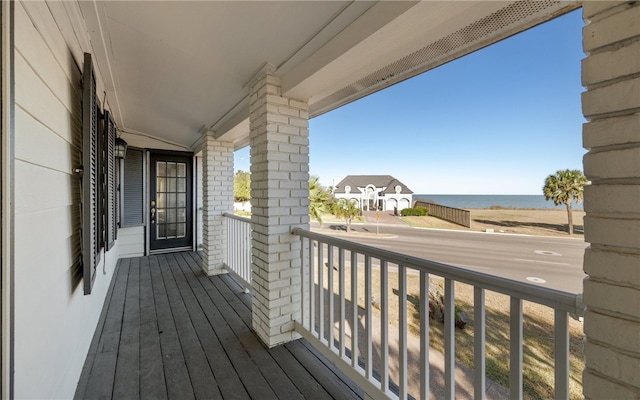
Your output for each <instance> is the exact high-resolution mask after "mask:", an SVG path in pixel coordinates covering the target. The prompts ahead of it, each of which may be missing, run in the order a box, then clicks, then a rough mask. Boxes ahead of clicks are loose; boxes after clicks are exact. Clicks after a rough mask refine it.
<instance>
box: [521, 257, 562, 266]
mask: <svg viewBox="0 0 640 400" xmlns="http://www.w3.org/2000/svg"><path fill="white" fill-rule="evenodd" d="M514 260H516V261H526V262H532V263H540V264H555V265H571V264H569V263H560V262H553V261H540V260H526V259H524V258H514Z"/></svg>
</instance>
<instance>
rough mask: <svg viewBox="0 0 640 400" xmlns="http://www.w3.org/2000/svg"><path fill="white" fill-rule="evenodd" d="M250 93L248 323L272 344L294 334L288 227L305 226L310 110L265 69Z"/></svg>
mask: <svg viewBox="0 0 640 400" xmlns="http://www.w3.org/2000/svg"><path fill="white" fill-rule="evenodd" d="M250 94H251V100H250V102H251V106H250V112H251V114H250V123H251V124H250V125H251V134H250V145H251V213H252V215H251V221H252V223H253V232H252V246H253V257H252V268H253V282H252V286H253V292H252V293H253V302H252V309H253V329H254V331H255V332H256V333H257V334H258V336H259V337H260V338H261V339H262V341H263V342H264V343H265V344H266V345H267V346H269V347H272V346H275V345H277V344H280V343H284V342H287V341H290V340H292V339H295V338H296V337H297V335H296V334H295V332H293V321H294V320H295V319H296V318H297V317H298V315H299V313H300V292H301V290H300V289H301V287H300V286H301V282H300V266H301V260H300V240H299V238H297V237H295V236H293V235H291V234H290V233H289V230H290V228H291V227H292V226H301V227H305V228H308V227H309V129H308V118H309V114H308V106H307V102H306V101H300V100H294V99H288V98H285V97H282V96H281V95H280V80H279V79H278V78H276V77H274V76H271V75H269V74H265V75H264V76H262V77H259V78H258V80H257V81H255V82H254V83H253V85H251V89H250Z"/></svg>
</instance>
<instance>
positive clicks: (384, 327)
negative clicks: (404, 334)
mask: <svg viewBox="0 0 640 400" xmlns="http://www.w3.org/2000/svg"><path fill="white" fill-rule="evenodd" d="M388 293H389V271H387V261H386V260H380V348H381V352H380V358H381V359H382V371H380V378H381V379H380V389H381V390H382V392H383V393H387V391H388V390H389V310H388V307H389V299H388Z"/></svg>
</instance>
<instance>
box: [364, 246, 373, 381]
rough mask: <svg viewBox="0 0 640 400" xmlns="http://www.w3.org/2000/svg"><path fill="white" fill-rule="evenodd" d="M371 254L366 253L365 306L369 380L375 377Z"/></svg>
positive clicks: (367, 374)
mask: <svg viewBox="0 0 640 400" xmlns="http://www.w3.org/2000/svg"><path fill="white" fill-rule="evenodd" d="M371 280H372V279H371V256H367V255H365V257H364V308H365V314H366V318H367V326H366V330H367V365H366V371H365V373H366V375H365V376H366V378H367V380H371V378H372V377H373V359H372V357H373V333H372V332H371V330H372V329H373V324H372V322H371V318H372V317H373V313H372V310H371V297H372V294H371V286H372V283H371Z"/></svg>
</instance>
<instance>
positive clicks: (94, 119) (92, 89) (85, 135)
mask: <svg viewBox="0 0 640 400" xmlns="http://www.w3.org/2000/svg"><path fill="white" fill-rule="evenodd" d="M98 112H99V110H98V102H97V99H96V81H95V75H94V72H93V64H92V61H91V54H88V53H85V54H84V67H83V74H82V171H83V172H82V264H83V265H82V273H83V280H84V294H85V295H88V294H91V289H92V287H93V282H94V280H95V277H96V268H97V265H98V263H99V261H100V260H99V258H98V256H99V251H98V246H99V243H100V235H99V232H100V218H101V216H100V212H99V211H100V208H101V207H100V176H99V165H100V164H99V161H100V160H99V159H100V157H99V147H98V145H99V142H98V124H99V122H100V121H99V118H98Z"/></svg>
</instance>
